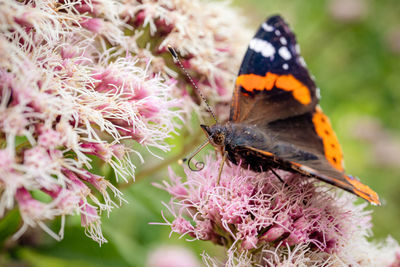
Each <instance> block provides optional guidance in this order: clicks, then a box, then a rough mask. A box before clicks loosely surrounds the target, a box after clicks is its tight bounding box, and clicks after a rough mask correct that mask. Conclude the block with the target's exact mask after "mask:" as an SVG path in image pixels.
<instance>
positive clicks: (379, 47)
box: [0, 0, 400, 267]
mask: <svg viewBox="0 0 400 267" xmlns="http://www.w3.org/2000/svg"><path fill="white" fill-rule="evenodd" d="M232 4H233V5H234V6H236V8H238V9H240V10H241V11H242V13H243V15H244V16H248V20H249V23H250V25H249V26H250V27H251V28H254V32H255V31H256V29H257V27H258V25H259V24H260V23H261V22H262V21H263V20H264V19H265V18H266V17H267V16H270V15H273V14H281V15H282V16H283V17H284V18H285V19H286V20H287V21H288V22H289V24H290V25H291V27H292V29H293V30H294V32H295V33H296V36H297V39H298V42H299V44H300V47H301V51H302V55H303V57H304V58H305V60H306V62H307V64H308V66H309V69H310V71H311V72H312V73H313V74H314V76H315V77H316V81H317V85H318V86H319V87H320V88H321V94H322V99H321V106H322V107H323V109H324V111H325V113H326V114H327V115H328V116H329V117H330V118H331V121H332V124H333V127H334V129H335V130H336V133H337V135H338V137H339V140H340V141H341V143H342V147H343V151H344V155H345V161H346V169H347V171H348V173H350V174H353V175H356V176H358V177H361V180H362V181H363V182H364V183H366V184H368V185H369V186H370V187H371V188H373V189H374V190H375V191H377V192H378V194H379V195H380V197H381V199H382V200H383V205H382V206H381V207H369V208H371V209H372V210H373V219H372V221H373V224H374V227H373V232H374V239H375V240H383V239H384V238H386V237H387V236H388V235H391V236H392V237H394V238H395V239H397V240H400V227H399V225H400V208H399V206H398V205H399V204H400V73H399V71H400V63H399V62H400V15H399V14H400V2H399V1H398V0H385V1H382V0H329V1H327V0H325V1H321V0H308V1H304V0H303V1H300V0H291V1H276V0H275V1H273V0H268V1H267V0H246V1H244V0H242V1H240V0H235V1H233V3H232ZM193 123H194V124H196V122H193ZM187 138H190V136H189V137H187V136H181V137H177V138H176V139H174V140H171V143H172V144H173V145H175V146H176V148H175V149H174V151H172V152H171V154H170V155H168V156H167V157H173V156H174V155H175V154H176V153H177V152H176V151H179V150H180V149H181V148H182V144H183V141H182V140H185V139H187ZM193 138H196V137H193ZM152 164H154V165H152ZM158 164H160V162H152V163H150V164H149V165H150V166H149V165H146V166H145V167H144V169H142V170H141V169H139V170H138V174H139V176H138V180H137V181H136V182H135V183H134V184H133V185H132V186H130V187H127V189H124V194H125V197H126V199H127V200H128V202H129V204H125V205H124V206H123V207H122V208H120V209H116V210H115V211H113V212H112V213H111V216H110V218H107V217H106V216H104V218H103V230H104V235H105V237H106V238H107V239H108V240H109V243H107V244H104V245H103V246H102V247H99V246H98V244H97V243H95V242H93V241H92V240H90V239H89V238H87V237H86V236H85V235H84V230H83V229H82V228H81V227H80V219H79V218H78V217H76V218H70V219H68V220H67V226H66V229H65V238H64V240H63V241H61V242H56V241H54V240H52V239H51V238H50V237H48V236H46V235H43V234H42V232H41V231H40V230H39V231H32V232H30V233H29V234H28V235H27V236H25V237H24V238H23V239H22V240H21V241H19V243H18V244H16V243H15V242H12V241H10V240H7V241H6V242H5V243H4V244H3V247H2V255H1V258H0V260H1V261H0V265H1V264H2V263H5V264H6V265H7V266H56V267H57V266H75V267H79V266H110V265H112V266H121V267H122V266H145V262H146V258H147V256H148V254H149V253H150V252H151V251H153V250H154V249H155V248H157V247H160V246H163V245H168V244H174V245H182V246H185V247H188V248H190V249H191V250H193V251H194V253H195V254H196V255H200V254H201V252H202V251H203V250H207V252H208V253H210V254H212V255H215V254H220V253H222V251H221V250H220V248H218V247H216V246H213V245H211V244H209V243H207V242H199V241H195V242H187V241H185V238H182V239H179V237H178V236H177V235H176V234H174V235H172V237H171V238H169V227H166V226H159V225H149V222H161V221H162V218H161V213H160V211H161V210H162V209H164V210H165V208H163V206H162V204H161V202H162V201H164V202H168V201H169V198H168V195H167V194H166V193H165V192H162V191H161V190H159V189H157V188H155V187H153V186H152V185H151V183H152V182H156V181H161V180H163V179H167V178H168V175H167V173H166V168H160V171H159V172H157V173H154V172H153V173H152V174H151V175H148V173H149V172H148V170H152V169H153V167H152V166H158ZM161 164H162V163H161ZM360 202H361V201H360ZM17 216H18V215H17V214H15V213H10V214H9V215H8V216H7V217H6V218H5V219H3V220H2V221H0V240H1V241H4V239H5V237H6V236H8V234H9V233H10V232H14V231H15V228H12V227H11V228H10V225H13V221H14V220H16V218H17ZM37 244H40V245H37Z"/></svg>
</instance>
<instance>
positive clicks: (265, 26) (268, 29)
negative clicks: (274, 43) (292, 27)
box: [261, 22, 274, 32]
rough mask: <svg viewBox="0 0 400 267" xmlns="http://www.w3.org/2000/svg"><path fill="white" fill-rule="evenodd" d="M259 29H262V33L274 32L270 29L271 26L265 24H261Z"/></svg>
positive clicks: (272, 28)
mask: <svg viewBox="0 0 400 267" xmlns="http://www.w3.org/2000/svg"><path fill="white" fill-rule="evenodd" d="M261 27H262V28H263V29H264V31H266V32H272V31H273V30H274V27H272V26H271V25H268V24H267V23H265V22H264V23H263V24H261Z"/></svg>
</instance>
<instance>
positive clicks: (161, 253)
mask: <svg viewBox="0 0 400 267" xmlns="http://www.w3.org/2000/svg"><path fill="white" fill-rule="evenodd" d="M146 266H147V267H200V263H199V262H198V260H197V259H196V257H195V255H193V253H192V252H191V251H190V250H188V249H185V248H184V247H175V246H168V247H159V248H157V249H156V250H154V251H152V252H151V253H150V255H149V257H148V260H147V265H146Z"/></svg>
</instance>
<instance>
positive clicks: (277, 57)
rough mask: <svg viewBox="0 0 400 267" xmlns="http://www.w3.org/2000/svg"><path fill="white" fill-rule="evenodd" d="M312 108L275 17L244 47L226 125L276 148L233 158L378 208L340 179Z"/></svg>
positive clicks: (373, 197)
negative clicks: (298, 176) (299, 176)
mask: <svg viewBox="0 0 400 267" xmlns="http://www.w3.org/2000/svg"><path fill="white" fill-rule="evenodd" d="M317 105H318V89H317V87H316V85H315V83H314V81H313V79H312V78H311V75H310V74H309V72H308V70H307V68H306V66H305V63H304V60H303V58H302V57H301V56H300V54H299V48H298V45H297V43H296V39H295V36H294V34H293V33H292V32H291V30H290V29H289V27H288V25H287V24H286V23H285V22H284V20H283V19H282V18H281V17H279V16H274V17H271V18H269V19H268V20H267V21H266V22H264V23H263V24H262V25H261V27H260V29H259V30H258V32H257V33H256V35H255V36H254V38H253V39H252V40H251V41H250V45H249V48H248V50H247V52H246V55H245V57H244V60H243V63H242V65H241V68H240V71H239V75H238V78H237V80H236V87H235V91H234V94H233V100H232V106H231V114H230V121H231V122H232V123H242V124H248V125H252V126H256V127H257V128H258V129H259V130H260V131H262V132H263V133H265V134H266V135H268V136H269V137H271V138H273V139H275V141H276V142H275V144H276V145H275V146H274V147H270V146H269V147H264V146H263V145H257V146H256V145H254V146H246V147H239V148H237V149H238V151H237V153H241V154H242V155H243V156H244V157H249V155H250V157H252V158H251V160H250V161H249V162H251V161H253V162H254V163H256V164H259V163H260V162H262V161H260V160H255V159H256V158H257V157H258V159H264V160H265V162H267V163H268V164H270V166H271V165H272V166H281V167H283V168H284V169H289V170H293V171H297V172H300V173H303V174H306V175H309V176H313V177H316V178H318V179H320V180H323V181H325V182H327V183H330V184H333V185H335V186H338V187H340V188H342V189H345V190H347V191H350V192H352V193H354V194H356V195H358V196H360V197H362V198H364V199H366V200H368V201H369V202H371V203H373V204H379V203H380V202H379V198H378V196H377V194H376V193H375V192H374V191H373V190H371V189H370V188H369V187H368V186H366V185H363V184H362V183H360V182H359V181H358V180H356V179H354V178H352V177H350V176H348V175H346V174H345V172H344V168H343V155H342V151H341V148H340V144H339V142H338V140H337V138H336V135H335V133H334V131H333V129H332V127H331V125H330V122H329V119H328V117H327V116H326V115H324V113H323V112H322V110H321V109H320V108H319V107H318V106H317ZM239 150H241V151H239ZM243 151H246V152H243ZM249 151H251V153H249ZM246 155H247V156H246ZM249 159H250V158H249ZM267 159H268V160H267Z"/></svg>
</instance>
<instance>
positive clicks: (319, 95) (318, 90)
mask: <svg viewBox="0 0 400 267" xmlns="http://www.w3.org/2000/svg"><path fill="white" fill-rule="evenodd" d="M315 94H316V95H317V98H318V99H321V89H319V87H317V90H316V91H315Z"/></svg>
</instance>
